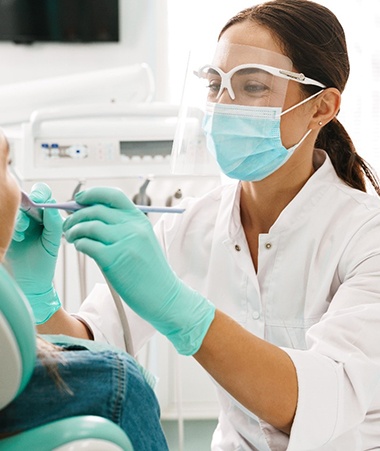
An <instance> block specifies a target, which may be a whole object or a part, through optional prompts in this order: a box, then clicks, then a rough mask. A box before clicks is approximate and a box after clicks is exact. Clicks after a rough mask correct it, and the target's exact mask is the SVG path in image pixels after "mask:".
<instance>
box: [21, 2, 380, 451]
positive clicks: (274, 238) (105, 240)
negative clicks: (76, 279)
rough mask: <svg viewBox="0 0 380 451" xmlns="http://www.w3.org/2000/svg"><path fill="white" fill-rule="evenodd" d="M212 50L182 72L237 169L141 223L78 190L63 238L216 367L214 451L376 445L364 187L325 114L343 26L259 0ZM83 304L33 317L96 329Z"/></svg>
mask: <svg viewBox="0 0 380 451" xmlns="http://www.w3.org/2000/svg"><path fill="white" fill-rule="evenodd" d="M215 55H216V56H215V59H214V61H213V64H212V66H208V68H207V69H206V70H204V68H203V70H202V71H199V73H198V75H199V76H200V77H201V78H205V79H206V80H207V82H208V106H207V115H206V118H205V124H204V128H205V133H206V135H207V140H208V147H209V150H210V151H211V152H212V153H213V154H214V155H215V157H216V159H217V161H218V163H219V165H220V167H221V169H222V170H223V171H224V172H225V173H226V174H227V175H229V176H230V177H232V178H236V179H238V180H240V182H239V183H238V184H236V185H235V184H230V185H225V186H221V187H219V188H217V189H215V190H214V191H212V192H211V193H210V194H208V195H206V196H204V197H202V198H201V199H193V200H187V201H184V204H183V205H182V206H183V207H185V208H186V212H185V213H184V214H182V215H178V216H175V217H174V215H172V216H170V217H168V216H169V215H168V216H166V217H165V216H164V217H163V218H162V220H161V221H160V222H159V223H158V224H157V227H156V230H155V232H156V234H155V233H154V232H153V230H152V227H151V225H150V223H149V221H148V220H147V218H146V217H145V215H144V214H142V213H141V212H140V211H138V210H137V209H136V208H135V207H134V205H133V203H132V202H131V201H130V200H128V199H127V198H126V196H124V195H123V193H122V192H120V191H118V190H113V189H107V188H93V189H89V190H87V191H84V192H82V193H79V194H78V196H77V198H76V200H77V201H78V202H79V203H81V204H85V205H88V206H89V207H88V208H84V209H82V210H80V211H77V212H75V213H74V214H73V215H71V216H70V217H69V218H68V219H67V220H66V221H65V223H64V232H65V236H66V239H67V240H68V241H69V242H71V243H74V244H75V246H76V248H77V249H78V250H79V251H81V252H84V253H85V254H87V255H89V256H90V257H92V258H94V259H95V260H96V262H97V263H98V264H99V265H100V267H101V268H102V270H103V271H104V273H105V275H106V276H107V277H108V279H109V281H110V282H111V283H112V285H113V286H114V288H115V289H116V290H117V291H118V293H119V294H120V295H121V296H122V298H123V300H124V301H125V302H126V303H127V304H128V305H129V306H130V307H131V308H132V309H133V310H134V311H135V312H136V313H137V314H138V315H140V316H141V317H142V318H144V319H145V320H146V321H148V322H149V323H150V324H152V325H153V327H154V328H156V329H157V330H158V331H159V332H161V333H162V334H164V335H165V336H167V338H168V339H169V340H171V341H172V343H173V344H174V346H175V347H176V349H177V350H178V352H180V353H182V354H185V355H192V356H194V358H195V359H196V360H197V361H198V362H199V363H200V364H201V365H202V366H203V367H204V368H205V369H206V370H207V371H208V373H209V374H210V375H211V376H212V378H213V379H214V380H215V382H216V384H217V386H218V391H219V397H220V403H221V413H220V418H219V424H218V427H217V429H216V431H215V433H214V436H213V441H212V449H213V450H235V449H241V450H285V449H287V450H289V451H295V450H297V451H306V450H343V449H344V450H346V451H359V450H360V451H363V450H370V449H377V448H379V447H380V438H379V433H378V430H379V426H380V389H379V382H380V347H379V345H378V343H379V342H380V234H379V230H380V200H379V199H378V197H377V196H373V195H371V194H367V193H366V177H368V179H369V180H370V181H371V182H372V184H373V185H374V187H375V189H376V191H377V193H379V186H378V183H377V180H376V177H375V176H374V175H373V174H372V172H371V170H370V169H369V167H368V166H367V165H366V164H365V162H364V161H363V160H362V158H361V157H360V156H359V155H358V154H357V153H356V151H355V149H354V146H353V144H352V142H351V140H350V138H349V136H348V135H347V133H346V132H345V130H344V128H343V127H342V125H341V124H340V123H339V121H338V120H337V118H336V115H337V113H338V111H339V108H340V98H341V93H342V91H343V89H344V87H345V84H346V81H347V78H348V74H349V62H348V56H347V49H346V43H345V38H344V32H343V29H342V27H341V25H340V23H339V22H338V20H337V19H336V17H335V16H334V15H333V14H332V13H331V11H329V10H328V9H327V8H325V7H323V6H321V5H319V4H317V3H314V2H312V1H308V0H273V1H269V2H266V3H263V4H261V5H257V6H254V7H252V8H248V9H246V10H245V11H242V12H241V13H239V14H237V15H236V16H235V17H233V18H232V19H231V20H230V21H229V22H228V23H227V24H226V26H225V27H224V28H223V30H222V32H221V34H220V36H219V42H218V46H217V51H216V54H215ZM238 66H244V67H238ZM268 66H269V67H268ZM303 74H304V75H303ZM284 83H285V84H284ZM363 95H366V94H365V93H364V92H363ZM280 113H281V114H280ZM157 238H158V240H157ZM169 264H170V266H169ZM20 283H21V284H22V281H20ZM87 305H88V303H87ZM86 308H88V309H92V310H93V311H96V309H97V308H98V309H99V311H100V310H101V308H102V307H101V302H100V304H99V306H97V305H96V302H94V301H92V302H91V308H90V307H86V304H85V306H84V307H83V309H82V312H79V314H78V316H77V317H76V318H75V317H72V316H71V317H70V316H69V315H67V314H66V313H65V312H64V311H63V310H62V308H56V307H55V308H53V311H52V314H51V315H50V319H49V320H48V321H47V322H46V323H45V324H44V325H43V327H45V328H47V329H50V330H49V331H50V332H52V331H54V332H57V331H60V330H62V328H66V326H67V324H71V325H72V327H74V329H75V328H78V329H76V330H75V331H74V333H75V334H78V333H79V334H83V335H87V336H91V335H95V338H96V333H94V329H96V327H101V328H103V329H104V330H105V329H106V328H107V327H108V326H107V325H106V323H107V321H112V318H110V319H108V318H105V317H104V314H103V318H102V322H103V323H102V326H99V325H98V326H95V327H94V329H93V328H92V323H91V315H88V316H86ZM79 317H81V318H82V322H80V323H79V324H80V325H78V322H77V323H75V322H76V321H77V319H78V318H79ZM93 317H94V316H93ZM99 317H100V314H99ZM52 329H53V330H52ZM79 329H81V331H79ZM78 331H79V332H78ZM65 333H67V328H66V329H65Z"/></svg>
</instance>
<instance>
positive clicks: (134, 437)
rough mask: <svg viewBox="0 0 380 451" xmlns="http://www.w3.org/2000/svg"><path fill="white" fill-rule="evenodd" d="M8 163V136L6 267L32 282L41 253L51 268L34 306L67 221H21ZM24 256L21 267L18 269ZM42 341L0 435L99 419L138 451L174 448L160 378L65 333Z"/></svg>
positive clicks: (1, 166)
mask: <svg viewBox="0 0 380 451" xmlns="http://www.w3.org/2000/svg"><path fill="white" fill-rule="evenodd" d="M8 159H9V157H8V145H7V142H6V140H5V138H4V136H3V135H2V134H1V132H0V224H1V226H0V260H1V262H2V263H4V265H5V266H7V263H8V265H9V266H10V267H11V268H10V272H17V274H18V275H19V274H20V272H23V275H24V280H27V279H28V278H27V274H28V271H30V270H31V267H32V266H33V258H29V257H28V255H30V254H31V253H32V251H33V255H36V253H40V255H45V256H46V260H45V267H44V268H38V269H39V271H40V272H39V274H41V278H40V279H39V280H38V282H37V281H36V280H34V279H35V278H34V277H33V272H31V273H30V274H31V275H30V280H29V282H26V283H25V284H24V286H22V287H21V288H22V289H23V291H24V292H25V291H27V293H25V294H26V296H27V298H28V300H29V301H30V303H31V304H32V305H33V302H34V301H35V300H36V299H35V297H34V296H33V290H35V289H36V284H37V285H38V288H39V289H42V290H44V278H43V277H42V276H43V274H44V273H48V277H50V271H54V267H55V264H53V265H51V261H53V260H55V255H56V252H58V249H57V248H55V246H54V244H52V243H54V242H55V241H54V239H53V240H52V237H53V236H54V237H57V236H59V235H61V234H62V218H61V216H60V214H59V212H58V211H57V210H45V212H44V216H43V225H42V226H41V225H40V224H37V222H35V221H34V220H33V219H31V218H29V217H27V216H26V214H25V213H23V212H20V213H19V215H18V218H17V223H16V217H17V213H18V209H19V202H20V189H19V187H18V185H17V183H16V181H15V179H14V178H13V177H12V175H11V174H10V172H9V170H8ZM15 224H16V229H15V230H14V227H15ZM37 227H39V228H41V233H40V234H36V233H34V232H35V230H36V228H37ZM12 235H13V236H14V238H15V239H14V240H13V241H12ZM6 254H7V255H6ZM18 258H20V262H21V263H20V262H19V263H17V264H16V265H14V264H13V263H14V262H16V261H17V260H18ZM40 261H41V260H40ZM34 262H35V260H34ZM28 289H30V290H31V291H29V292H28ZM34 292H35V291H34ZM40 293H43V296H46V297H53V298H54V299H55V302H56V303H57V305H60V303H59V299H58V296H57V294H56V293H55V292H54V290H52V289H51V288H50V286H49V287H48V288H47V289H46V290H45V291H40ZM34 312H36V310H35V309H34ZM45 314H46V312H44V311H43V309H42V310H41V311H40V312H39V315H40V316H41V317H40V318H38V317H36V323H37V324H38V323H39V322H41V319H45V318H43V317H44V315H45ZM70 334H71V335H72V331H70V330H68V331H67V335H70ZM37 343H38V353H37V360H36V366H35V369H34V373H33V375H32V377H31V380H30V382H29V383H28V385H27V386H26V388H25V390H24V391H23V392H22V393H21V394H20V395H19V396H18V397H17V398H16V399H15V400H14V401H13V402H12V403H10V404H9V405H8V406H7V407H6V408H5V409H3V410H1V411H0V437H6V436H9V435H13V434H16V433H19V432H22V431H25V430H28V429H30V428H34V427H37V426H41V425H43V424H46V423H48V422H51V421H54V420H58V419H62V418H67V417H73V416H77V415H96V416H101V417H104V418H107V419H109V420H111V421H113V422H114V423H116V424H118V425H119V426H120V427H121V428H122V429H123V430H124V431H125V432H126V433H127V435H128V437H129V439H130V441H131V443H132V445H133V447H134V449H136V450H139V451H140V450H159V451H162V450H166V449H168V448H167V444H166V440H165V436H164V434H163V431H162V428H161V425H160V411H159V406H158V402H157V399H156V396H155V394H154V391H153V388H152V385H153V383H152V380H151V379H153V378H152V377H151V375H149V374H147V373H146V372H145V371H144V370H143V369H142V368H141V367H140V366H139V365H138V363H137V362H136V361H135V360H134V359H133V358H132V357H131V356H130V355H128V354H127V353H125V352H123V351H120V350H118V349H116V348H111V347H109V346H107V347H105V346H103V345H98V344H96V343H94V342H92V341H89V340H85V339H73V338H70V337H68V336H67V337H66V336H64V335H59V336H58V335H57V336H52V335H49V336H44V337H41V336H39V337H38V338H37ZM0 346H1V343H0ZM0 384H1V381H0Z"/></svg>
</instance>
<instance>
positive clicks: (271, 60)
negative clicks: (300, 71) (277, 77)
mask: <svg viewBox="0 0 380 451" xmlns="http://www.w3.org/2000/svg"><path fill="white" fill-rule="evenodd" d="M212 64H213V65H214V66H218V67H220V68H221V69H222V70H223V71H225V72H228V71H229V70H231V69H233V68H234V67H236V66H239V65H241V64H265V65H267V66H273V67H277V68H279V69H285V70H292V68H293V64H292V61H291V59H290V58H288V57H287V56H285V55H282V54H281V53H276V52H272V51H270V50H266V49H263V48H259V47H253V46H250V45H241V44H231V43H230V42H229V41H228V40H223V39H222V40H221V41H219V43H218V45H217V47H216V50H215V54H214V58H213V61H212Z"/></svg>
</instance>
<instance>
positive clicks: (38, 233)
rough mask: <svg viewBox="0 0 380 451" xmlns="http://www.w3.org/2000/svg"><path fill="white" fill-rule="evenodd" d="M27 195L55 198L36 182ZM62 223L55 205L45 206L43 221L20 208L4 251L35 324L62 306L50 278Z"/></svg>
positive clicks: (50, 200)
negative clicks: (8, 245) (31, 310)
mask: <svg viewBox="0 0 380 451" xmlns="http://www.w3.org/2000/svg"><path fill="white" fill-rule="evenodd" d="M30 197H31V199H32V200H34V201H35V202H54V201H53V200H52V198H51V190H50V188H49V187H48V186H47V185H45V184H44V183H36V184H35V185H34V186H33V188H32V192H31V194H30ZM62 223H63V219H62V217H61V215H60V213H59V211H58V210H55V209H46V210H44V213H43V224H37V222H36V221H34V220H33V219H31V218H30V217H29V216H28V215H27V213H24V212H23V211H21V210H20V211H19V214H18V217H17V221H16V225H15V230H14V233H13V239H12V242H11V245H10V247H9V249H8V252H7V255H6V261H7V263H8V264H9V265H10V266H11V271H12V274H13V276H14V278H15V279H16V281H17V283H18V284H19V286H20V288H21V289H22V291H23V292H24V294H25V295H26V297H27V298H28V300H29V302H30V304H31V306H32V309H33V313H34V316H35V320H36V324H42V323H44V322H46V321H47V320H48V319H49V318H50V317H51V316H52V315H53V314H54V313H55V312H56V311H57V310H58V309H59V308H60V306H61V303H60V300H59V297H58V295H57V293H56V291H55V289H54V286H53V278H54V272H55V266H56V262H57V257H58V250H59V246H60V242H61V237H62Z"/></svg>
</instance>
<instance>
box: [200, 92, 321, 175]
mask: <svg viewBox="0 0 380 451" xmlns="http://www.w3.org/2000/svg"><path fill="white" fill-rule="evenodd" d="M318 94H319V92H318V93H316V94H314V95H312V96H310V97H308V98H307V99H305V100H303V101H302V102H300V103H298V104H297V105H294V106H293V107H291V108H289V109H288V110H286V111H284V112H281V108H277V107H252V106H243V105H234V104H219V103H208V104H207V110H206V115H205V117H204V122H203V130H204V132H205V134H206V139H207V147H208V149H209V151H210V152H211V154H212V155H213V156H214V157H215V158H216V160H217V162H218V164H219V166H220V168H221V170H222V171H223V172H224V174H226V175H227V176H228V177H231V178H234V179H238V180H244V181H259V180H262V179H264V178H265V177H268V175H270V174H272V173H273V172H275V171H276V170H277V169H278V168H280V167H281V166H282V165H283V164H284V163H285V162H286V161H287V160H288V159H289V158H290V157H291V155H292V154H293V152H294V151H295V150H296V149H297V147H299V146H300V145H301V144H302V142H303V141H304V140H305V139H306V137H307V136H308V135H309V133H310V132H311V130H308V131H307V132H306V133H305V135H304V136H303V137H302V139H301V140H300V141H299V142H298V143H296V144H295V145H294V146H292V147H290V148H289V149H286V148H285V147H284V146H283V144H282V141H281V133H280V118H281V115H282V114H285V113H287V112H288V111H290V110H293V109H294V108H296V107H297V106H299V105H301V104H303V103H305V102H307V101H308V100H310V99H311V98H313V97H315V96H316V95H318Z"/></svg>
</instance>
